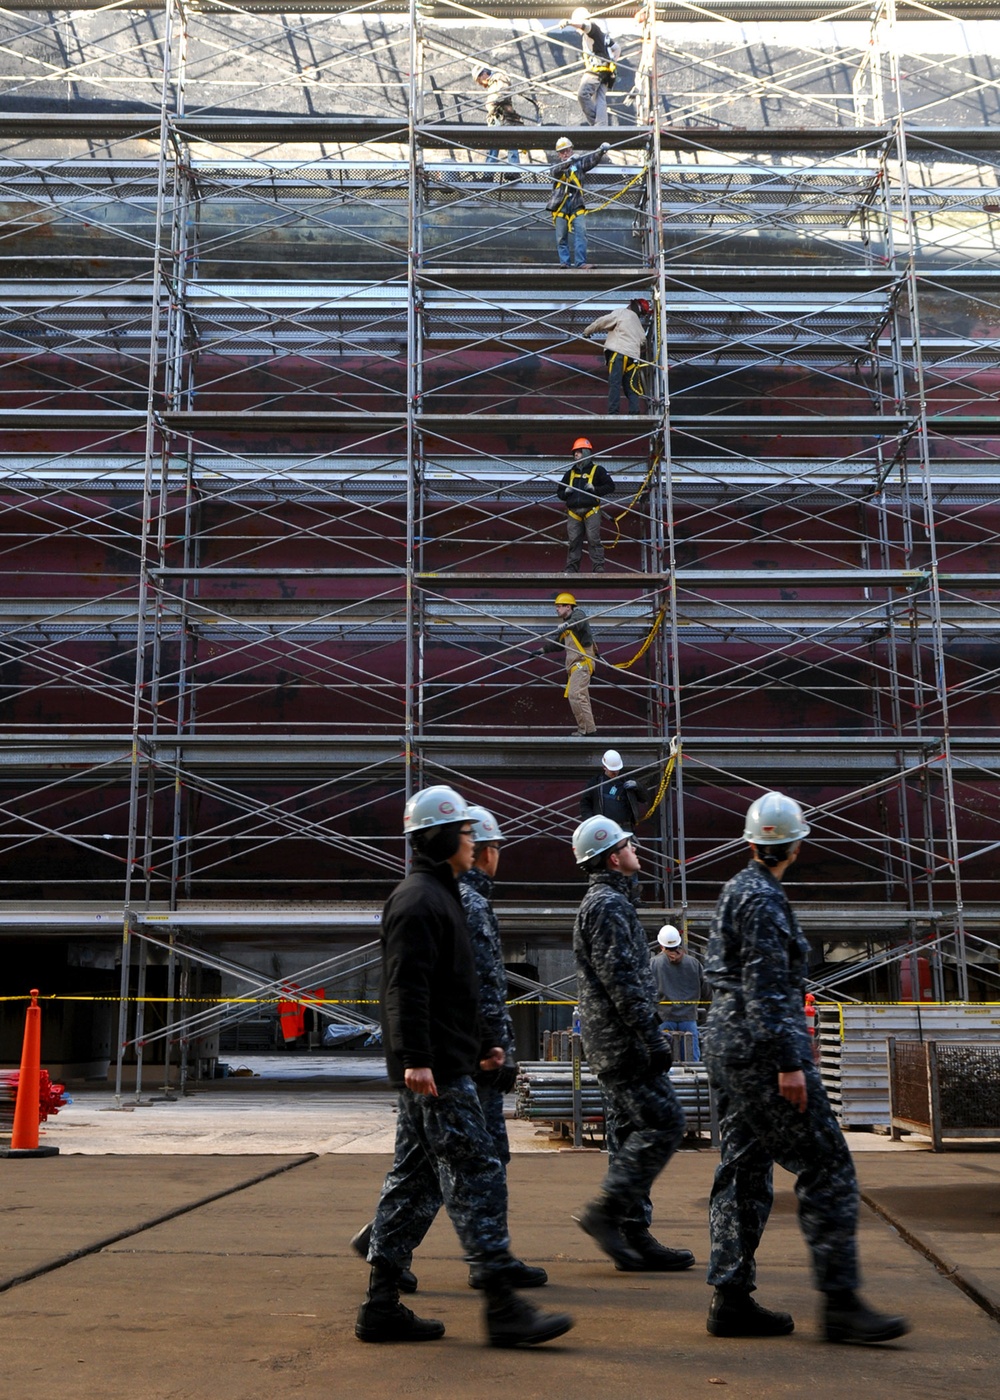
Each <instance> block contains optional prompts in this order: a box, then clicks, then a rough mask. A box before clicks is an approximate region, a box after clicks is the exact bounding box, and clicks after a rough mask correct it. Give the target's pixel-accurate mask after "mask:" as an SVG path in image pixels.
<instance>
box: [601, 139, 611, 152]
mask: <svg viewBox="0 0 1000 1400" xmlns="http://www.w3.org/2000/svg"><path fill="white" fill-rule="evenodd" d="M601 150H602V151H610V150H611V142H610V141H602V142H601Z"/></svg>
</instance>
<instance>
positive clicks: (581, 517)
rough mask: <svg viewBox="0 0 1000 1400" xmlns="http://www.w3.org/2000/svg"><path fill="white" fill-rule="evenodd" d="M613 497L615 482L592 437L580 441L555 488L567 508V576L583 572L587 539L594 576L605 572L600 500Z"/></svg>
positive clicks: (578, 440)
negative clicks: (570, 463) (582, 566)
mask: <svg viewBox="0 0 1000 1400" xmlns="http://www.w3.org/2000/svg"><path fill="white" fill-rule="evenodd" d="M614 494H615V483H614V481H613V480H612V479H611V476H610V473H609V472H608V471H607V469H606V468H605V467H603V466H602V465H601V464H600V462H599V461H598V460H597V458H596V457H595V456H594V445H593V443H592V442H591V441H590V438H585V437H579V438H577V439H576V441H575V442H574V444H573V465H572V466H571V467H569V468H568V469H567V470H566V471H565V472H564V474H563V479H562V481H560V483H559V485H558V487H557V488H556V495H557V496H558V497H559V499H560V500H561V501H562V502H563V503H564V505H565V506H566V540H567V545H568V549H567V553H566V573H568V574H578V573H579V572H580V561H581V559H582V558H583V541H584V537H586V540H587V553H588V554H589V555H590V567H591V569H592V570H593V572H594V573H595V574H601V573H603V572H604V545H603V544H602V543H601V501H602V500H603V499H605V498H606V497H608V496H613V495H614Z"/></svg>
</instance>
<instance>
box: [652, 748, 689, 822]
mask: <svg viewBox="0 0 1000 1400" xmlns="http://www.w3.org/2000/svg"><path fill="white" fill-rule="evenodd" d="M680 751H681V746H680V744H678V743H676V742H675V743H673V744H671V746H670V757H669V758H668V759H667V766H666V768H664V770H663V777H662V778H661V779H660V786H659V789H658V790H657V793H656V796H655V797H654V798H653V805H652V806H651V807H650V809H649V811H648V812H647V813H646V815H645V816H644V817H643V818H642V820H643V821H644V822H645V821H648V820H649V818H650V817H651V816H652V815H653V813H654V812H655V811H656V809H657V807H659V805H660V803H661V802H662V801H663V799H664V797H665V796H666V792H667V788H668V787H669V786H670V779H671V778H672V777H673V773H674V764H675V763H676V762H677V759H678V757H679V755H680Z"/></svg>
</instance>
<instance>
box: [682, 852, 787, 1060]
mask: <svg viewBox="0 0 1000 1400" xmlns="http://www.w3.org/2000/svg"><path fill="white" fill-rule="evenodd" d="M808 964H809V944H808V943H807V942H806V940H805V938H804V937H803V935H802V931H801V929H800V928H799V926H798V923H797V922H796V919H795V915H794V914H793V913H792V910H791V906H790V905H789V903H788V900H787V898H786V897H785V892H784V890H783V889H782V888H781V882H780V880H776V879H775V878H774V876H773V875H772V874H771V872H770V871H769V870H768V869H767V867H766V866H765V865H761V864H759V863H758V862H757V861H755V860H752V861H751V862H750V864H749V865H748V866H747V867H746V869H745V870H741V871H740V873H739V874H738V875H735V876H734V877H733V878H732V879H731V880H730V881H729V882H728V884H726V885H725V886H724V887H723V890H722V893H721V895H720V896H719V902H718V904H717V905H716V906H715V914H714V915H713V917H712V925H711V929H710V931H709V939H708V948H707V950H706V954H705V980H706V981H707V982H708V983H709V984H710V986H711V987H712V990H713V992H714V999H713V1002H712V1009H711V1011H710V1012H709V1018H708V1028H707V1033H706V1040H707V1042H710V1043H711V1046H712V1051H713V1055H715V1056H718V1057H719V1058H720V1059H723V1060H726V1061H728V1062H733V1061H742V1062H746V1063H749V1062H750V1061H751V1060H766V1061H771V1062H773V1063H774V1065H775V1068H776V1069H778V1070H796V1069H799V1068H800V1067H801V1066H802V1065H803V1064H808V1063H811V1061H812V1052H811V1048H810V1041H809V1033H808V1031H807V1030H806V1019H805V1010H804V998H805V977H806V969H807V967H808Z"/></svg>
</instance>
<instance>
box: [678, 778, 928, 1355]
mask: <svg viewBox="0 0 1000 1400" xmlns="http://www.w3.org/2000/svg"><path fill="white" fill-rule="evenodd" d="M808 832H809V827H808V826H807V825H806V823H805V821H804V820H803V817H802V811H801V808H800V807H799V805H798V803H797V802H794V801H793V800H792V799H791V798H790V797H786V796H784V794H782V793H780V792H769V793H766V794H765V795H764V796H763V797H762V798H760V799H758V801H756V802H755V803H753V805H752V806H751V808H750V810H749V812H748V813H747V820H746V829H745V831H744V839H745V840H747V841H749V843H750V853H751V856H752V859H751V861H750V864H749V865H748V866H747V867H746V869H745V870H741V871H740V873H739V874H738V875H736V876H735V877H734V878H733V879H732V880H730V881H729V883H728V884H727V885H726V886H725V887H724V889H723V891H722V894H721V895H720V897H719V902H718V905H717V906H716V910H715V915H714V917H713V920H712V926H711V932H710V936H709V941H708V949H707V953H706V959H705V977H706V979H707V981H708V982H709V984H710V985H711V986H712V988H713V991H714V1000H713V1003H712V1008H711V1011H710V1012H709V1017H708V1025H707V1027H706V1031H705V1041H706V1052H705V1062H706V1064H707V1066H708V1071H709V1074H710V1076H711V1079H712V1084H713V1087H714V1089H715V1094H716V1105H717V1108H718V1114H719V1127H720V1132H721V1136H722V1155H721V1160H720V1162H719V1166H718V1169H717V1171H716V1173H715V1183H714V1185H713V1187H712V1195H711V1202H710V1205H709V1228H710V1232H711V1259H710V1261H709V1267H708V1282H709V1283H710V1284H712V1285H713V1286H714V1288H715V1293H714V1295H713V1298H712V1303H711V1307H710V1309H709V1314H708V1330H709V1332H710V1333H712V1334H713V1335H714V1336H719V1337H765V1336H766V1337H775V1336H783V1335H786V1334H787V1333H789V1332H791V1331H792V1330H793V1328H794V1325H795V1324H794V1322H793V1320H792V1317H791V1315H790V1314H789V1313H786V1312H773V1311H771V1310H770V1309H768V1308H763V1307H761V1306H760V1305H759V1304H758V1303H756V1302H755V1301H754V1299H753V1297H752V1293H753V1290H754V1288H755V1286H756V1285H755V1272H756V1266H755V1259H754V1256H755V1254H756V1251H757V1246H758V1244H759V1243H760V1238H761V1235H762V1234H763V1231H764V1226H765V1225H766V1224H767V1219H768V1215H769V1214H770V1210H771V1200H772V1173H773V1166H774V1163H775V1162H778V1163H779V1164H780V1165H781V1166H783V1167H784V1168H785V1169H786V1171H789V1172H792V1173H793V1174H794V1176H795V1178H796V1182H795V1193H796V1195H797V1197H798V1201H799V1223H800V1225H801V1227H802V1232H803V1234H804V1235H805V1237H806V1241H807V1243H808V1245H809V1248H810V1251H811V1253H812V1264H813V1276H814V1280H815V1283H816V1287H817V1288H818V1289H819V1290H820V1292H821V1293H822V1295H823V1299H824V1302H823V1312H822V1316H821V1326H822V1329H823V1332H824V1335H825V1337H826V1339H827V1341H831V1342H868V1343H870V1342H886V1341H890V1340H892V1339H893V1338H894V1337H900V1336H902V1335H903V1334H904V1333H905V1332H906V1331H908V1330H909V1329H908V1327H907V1324H906V1322H905V1321H904V1319H903V1318H901V1317H888V1316H884V1315H882V1314H880V1313H877V1312H874V1311H873V1310H872V1309H870V1308H869V1307H868V1306H867V1305H866V1304H865V1303H864V1302H863V1301H862V1300H861V1299H860V1298H859V1296H858V1294H857V1292H856V1290H857V1287H858V1262H857V1242H856V1232H857V1213H858V1184H857V1178H856V1176H855V1172H854V1163H853V1161H852V1159H851V1154H850V1151H849V1150H848V1147H847V1144H846V1142H845V1141H844V1135H843V1133H842V1132H841V1130H840V1127H839V1125H838V1123H837V1120H836V1118H835V1117H834V1115H833V1111H832V1110H831V1108H830V1104H829V1101H828V1100H827V1097H826V1091H825V1090H824V1087H823V1081H822V1079H821V1078H820V1074H819V1070H818V1068H817V1067H816V1064H815V1062H814V1051H813V1048H812V1044H811V1040H810V1036H809V1032H808V1030H807V1028H806V1020H805V1006H804V1001H805V978H806V970H807V967H808V958H809V944H808V943H807V942H806V940H805V938H804V937H803V936H802V933H801V931H800V929H799V926H798V924H797V922H796V919H795V915H794V914H793V913H792V910H791V908H790V906H789V903H788V900H787V898H786V897H785V893H784V891H783V890H782V888H781V879H782V876H783V875H784V873H785V871H786V870H787V869H788V867H789V866H790V865H792V863H793V862H794V861H795V859H796V858H797V856H798V853H799V848H800V844H801V838H802V837H804V836H806V835H808Z"/></svg>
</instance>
